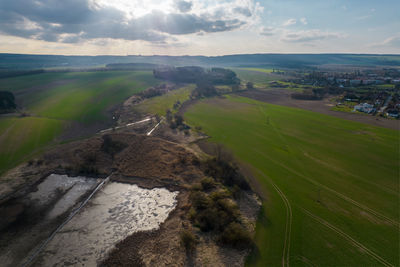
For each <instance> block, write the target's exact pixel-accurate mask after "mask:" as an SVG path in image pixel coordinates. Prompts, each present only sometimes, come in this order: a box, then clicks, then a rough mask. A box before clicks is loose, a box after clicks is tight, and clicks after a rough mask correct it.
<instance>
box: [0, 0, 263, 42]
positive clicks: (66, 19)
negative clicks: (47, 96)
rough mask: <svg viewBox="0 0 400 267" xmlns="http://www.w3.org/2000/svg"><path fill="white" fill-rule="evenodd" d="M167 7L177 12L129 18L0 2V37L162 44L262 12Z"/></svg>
mask: <svg viewBox="0 0 400 267" xmlns="http://www.w3.org/2000/svg"><path fill="white" fill-rule="evenodd" d="M132 1H134V0H132ZM193 1H197V0H193ZM170 5H171V9H170V10H173V5H175V7H177V8H178V10H179V11H180V12H176V11H170V12H168V11H159V10H152V11H148V12H147V13H146V14H140V15H135V16H129V14H128V13H127V12H126V11H124V10H123V9H122V8H118V7H117V6H110V5H103V4H101V2H100V1H97V0H63V1H54V0H35V1H32V0H13V1H0V33H2V34H7V35H11V36H18V37H23V38H29V39H36V40H45V41H49V42H61V43H76V42H82V41H87V40H92V39H97V38H100V39H101V38H110V39H122V40H144V41H148V42H153V43H161V44H162V43H165V42H166V41H171V40H175V38H174V35H186V34H199V33H215V32H225V31H232V30H236V29H239V28H241V27H243V26H245V25H250V24H251V23H253V21H255V20H256V19H257V16H258V13H259V12H260V10H261V9H262V8H261V7H260V5H259V4H258V3H255V2H254V1H253V0H236V2H233V3H232V2H231V1H228V0H225V1H219V2H218V3H217V4H214V5H212V6H209V5H200V4H199V2H198V1H197V2H192V1H184V0H174V1H172V2H170ZM228 7H229V8H228ZM133 13H134V11H133Z"/></svg>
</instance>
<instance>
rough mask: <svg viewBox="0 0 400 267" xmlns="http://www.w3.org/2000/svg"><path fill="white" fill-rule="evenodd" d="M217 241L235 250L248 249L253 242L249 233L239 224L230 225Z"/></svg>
mask: <svg viewBox="0 0 400 267" xmlns="http://www.w3.org/2000/svg"><path fill="white" fill-rule="evenodd" d="M218 241H219V242H220V243H222V244H224V245H230V246H233V247H236V248H244V247H249V246H250V245H251V244H252V243H253V242H252V239H251V236H250V233H249V232H248V231H247V230H246V229H245V228H244V227H243V226H242V225H240V224H239V223H235V222H233V223H230V224H229V225H228V226H227V227H226V228H225V230H224V231H223V232H222V233H221V235H220V236H219V239H218Z"/></svg>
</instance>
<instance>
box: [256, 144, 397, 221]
mask: <svg viewBox="0 0 400 267" xmlns="http://www.w3.org/2000/svg"><path fill="white" fill-rule="evenodd" d="M253 151H254V152H255V153H258V154H261V155H263V156H264V157H267V158H269V160H271V161H272V162H274V163H275V164H278V165H279V166H281V167H283V168H285V169H286V170H288V171H290V172H292V173H294V174H296V175H297V176H299V177H302V178H304V179H305V180H307V181H308V182H310V183H312V184H314V185H316V186H318V187H321V188H323V189H325V190H326V191H329V192H331V193H333V194H334V195H336V196H337V197H339V198H341V199H342V200H344V201H347V202H349V203H351V204H353V205H354V206H356V207H358V208H360V209H362V210H365V211H367V212H369V213H370V214H372V215H374V216H375V217H377V218H379V219H381V220H383V221H385V222H387V223H389V224H390V225H392V226H395V227H396V228H399V227H400V223H399V222H397V221H396V220H393V219H391V218H389V217H387V216H386V215H383V214H381V213H379V212H377V211H375V210H373V209H371V208H369V207H367V206H365V205H363V204H361V203H359V202H357V201H355V200H354V199H352V198H350V197H348V196H345V195H343V194H341V193H339V192H337V191H336V190H334V189H332V188H330V187H327V186H326V185H323V184H321V183H319V182H317V181H315V180H314V179H311V178H309V177H307V176H305V175H302V174H300V173H298V172H297V171H295V170H293V169H291V168H289V167H287V166H285V165H283V164H282V163H279V162H276V161H275V160H273V159H271V158H270V157H268V156H267V155H266V154H265V153H262V152H260V151H258V150H256V149H253Z"/></svg>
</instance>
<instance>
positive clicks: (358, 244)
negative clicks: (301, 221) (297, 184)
mask: <svg viewBox="0 0 400 267" xmlns="http://www.w3.org/2000/svg"><path fill="white" fill-rule="evenodd" d="M300 209H301V210H302V211H303V212H304V213H305V214H307V215H308V216H310V217H311V218H313V219H314V220H316V221H317V222H319V223H321V224H322V225H324V226H326V227H328V228H329V229H331V230H332V231H334V232H335V233H337V234H338V235H341V236H342V237H344V238H345V239H347V240H348V241H349V242H350V243H351V244H353V245H354V246H355V247H357V248H359V249H361V250H362V251H364V252H365V253H367V254H368V255H370V256H371V257H373V258H374V259H375V260H377V261H378V262H380V263H381V264H382V265H384V266H388V267H394V265H392V264H390V263H389V262H387V261H386V260H385V259H383V258H382V257H381V256H379V255H378V254H376V253H375V252H373V251H371V250H370V249H368V248H367V247H365V246H364V245H363V244H361V243H360V242H358V241H356V240H355V239H354V238H352V237H351V236H349V235H348V234H346V233H344V232H343V231H342V230H340V229H338V228H336V227H335V226H333V225H332V224H330V223H328V222H327V221H325V220H323V219H322V218H320V217H318V216H316V215H314V214H312V213H311V212H309V211H307V210H305V209H303V208H301V207H300Z"/></svg>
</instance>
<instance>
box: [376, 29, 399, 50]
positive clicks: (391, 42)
mask: <svg viewBox="0 0 400 267" xmlns="http://www.w3.org/2000/svg"><path fill="white" fill-rule="evenodd" d="M369 47H395V48H400V33H399V34H397V35H394V36H391V37H389V38H386V39H385V40H383V41H382V42H379V43H374V44H370V45H369Z"/></svg>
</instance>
